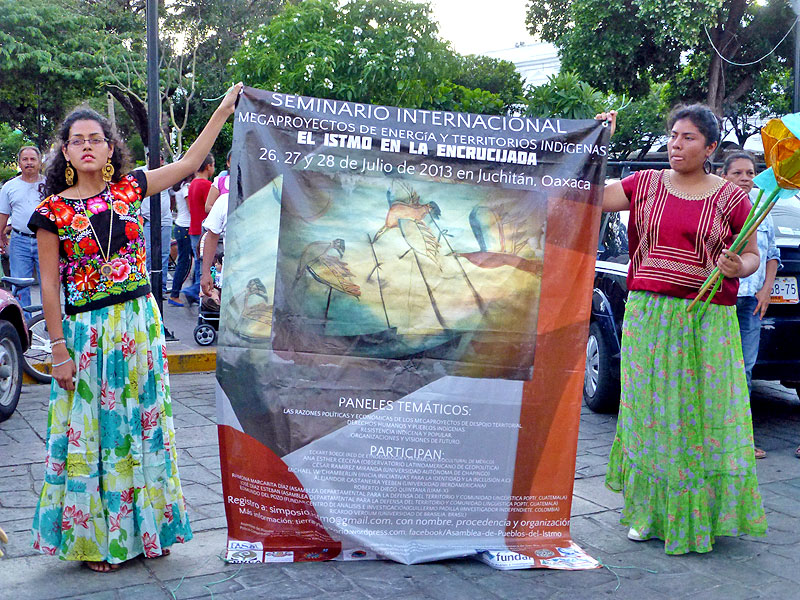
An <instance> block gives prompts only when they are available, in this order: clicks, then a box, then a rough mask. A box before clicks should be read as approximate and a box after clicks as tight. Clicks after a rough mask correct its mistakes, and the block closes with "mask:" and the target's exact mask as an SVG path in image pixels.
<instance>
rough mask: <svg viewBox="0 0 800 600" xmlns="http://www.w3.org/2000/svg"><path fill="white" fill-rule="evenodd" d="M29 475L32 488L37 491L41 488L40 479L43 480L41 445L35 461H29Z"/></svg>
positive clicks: (42, 449) (42, 452)
mask: <svg viewBox="0 0 800 600" xmlns="http://www.w3.org/2000/svg"><path fill="white" fill-rule="evenodd" d="M30 469H31V477H32V478H33V489H35V490H36V491H37V492H38V491H39V490H40V489H42V481H43V480H44V446H42V448H41V451H40V452H39V456H37V457H36V462H34V463H31V465H30Z"/></svg>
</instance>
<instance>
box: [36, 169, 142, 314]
mask: <svg viewBox="0 0 800 600" xmlns="http://www.w3.org/2000/svg"><path fill="white" fill-rule="evenodd" d="M146 189H147V179H146V177H145V174H144V173H143V172H142V171H134V172H133V173H130V174H128V175H125V176H124V177H123V178H122V179H120V180H119V181H118V182H117V183H113V184H111V185H110V186H109V188H107V189H106V190H104V191H103V192H101V193H100V194H98V195H97V196H93V197H91V198H86V199H85V200H78V199H74V198H62V197H61V196H57V195H53V196H48V197H47V198H45V200H44V201H43V202H42V203H41V204H39V206H37V207H36V210H35V211H34V212H33V215H32V216H31V220H30V222H29V224H28V227H29V228H30V229H31V230H32V231H34V232H35V231H36V230H37V229H38V228H40V227H41V228H42V229H45V230H47V231H50V232H52V233H55V234H56V235H58V237H59V240H60V242H61V243H60V248H59V273H60V275H61V283H62V286H63V288H64V299H65V305H64V310H65V312H66V313H67V314H68V315H74V314H76V313H79V312H85V311H89V310H94V309H97V308H102V307H104V306H110V305H112V304H118V303H120V302H125V301H126V300H130V299H131V298H138V297H139V296H145V295H147V294H149V293H150V278H149V276H148V274H147V266H146V260H145V256H146V255H145V241H144V235H143V234H142V225H141V220H140V218H139V208H140V207H141V205H142V198H143V197H144V194H145V190H146ZM109 206H110V207H111V208H112V210H109ZM90 219H91V226H90ZM109 219H113V224H111V225H110V223H109ZM109 225H110V226H111V245H110V248H111V252H110V254H108V255H107V259H108V261H106V260H105V259H104V258H103V254H105V253H106V252H107V249H108V248H109V239H108V234H109ZM92 228H94V232H93V231H92ZM101 248H102V250H101ZM105 262H108V263H109V264H110V266H111V269H112V270H111V273H110V275H109V276H108V278H106V277H105V276H103V274H102V273H101V271H100V268H101V266H102V265H103V263H105Z"/></svg>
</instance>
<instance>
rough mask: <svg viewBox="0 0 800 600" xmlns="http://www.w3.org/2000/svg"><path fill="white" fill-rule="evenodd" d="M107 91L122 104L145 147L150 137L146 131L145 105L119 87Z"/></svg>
mask: <svg viewBox="0 0 800 600" xmlns="http://www.w3.org/2000/svg"><path fill="white" fill-rule="evenodd" d="M108 91H109V92H110V93H111V95H112V96H114V98H116V99H117V101H118V102H119V103H120V104H121V105H122V108H124V109H125V112H126V113H128V116H129V117H130V118H131V121H133V125H134V127H136V132H137V133H138V134H139V137H141V138H142V144H144V147H145V148H147V144H148V140H149V139H150V136H149V135H148V131H147V126H148V125H147V106H145V105H144V104H142V103H141V102H140V101H139V99H138V98H136V97H134V96H132V95H130V94H127V93H126V92H124V91H122V90H120V89H117V88H109V90H108Z"/></svg>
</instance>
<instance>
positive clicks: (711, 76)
mask: <svg viewBox="0 0 800 600" xmlns="http://www.w3.org/2000/svg"><path fill="white" fill-rule="evenodd" d="M725 6H726V8H727V9H728V15H727V18H725V17H724V15H723V14H722V13H720V16H719V23H718V25H717V27H715V28H714V30H713V31H711V32H709V34H710V37H711V41H712V43H713V44H714V47H715V48H716V51H715V50H714V48H709V49H708V51H709V52H710V53H711V63H710V64H709V66H708V94H707V95H706V103H707V104H708V106H709V107H710V108H711V110H713V111H714V114H716V115H717V116H718V117H720V118H722V116H723V108H722V105H723V103H724V100H725V63H724V61H723V60H722V58H720V56H719V54H722V56H723V57H725V59H728V60H730V59H731V58H732V57H733V56H735V55H736V53H737V52H738V51H739V48H740V47H741V44H740V43H739V42H738V41H737V38H736V36H737V35H738V33H739V30H740V29H741V23H742V16H743V15H744V11H745V8H746V7H747V0H729V1H728V2H726V3H725ZM723 18H724V22H723ZM717 52H719V54H717Z"/></svg>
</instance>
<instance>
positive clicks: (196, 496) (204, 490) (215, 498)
mask: <svg viewBox="0 0 800 600" xmlns="http://www.w3.org/2000/svg"><path fill="white" fill-rule="evenodd" d="M181 488H182V489H183V497H184V498H185V499H186V502H187V503H188V504H189V505H190V506H204V505H206V504H217V503H222V494H218V493H217V492H215V491H213V490H211V489H209V487H208V486H205V485H200V484H199V483H190V484H189V485H181Z"/></svg>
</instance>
